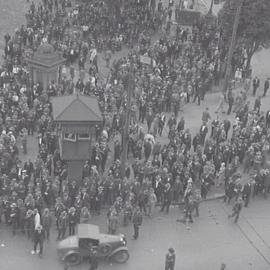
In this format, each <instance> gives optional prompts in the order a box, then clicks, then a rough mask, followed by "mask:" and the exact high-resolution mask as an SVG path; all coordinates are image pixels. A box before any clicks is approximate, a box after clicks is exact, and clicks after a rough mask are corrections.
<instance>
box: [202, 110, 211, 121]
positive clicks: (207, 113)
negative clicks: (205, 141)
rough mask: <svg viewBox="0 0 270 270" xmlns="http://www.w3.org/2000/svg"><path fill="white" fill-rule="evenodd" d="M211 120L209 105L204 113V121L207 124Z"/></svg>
mask: <svg viewBox="0 0 270 270" xmlns="http://www.w3.org/2000/svg"><path fill="white" fill-rule="evenodd" d="M209 120H211V115H210V113H209V108H208V107H207V108H206V109H205V111H204V112H203V114H202V121H203V122H204V123H206V124H207V123H208V121H209Z"/></svg>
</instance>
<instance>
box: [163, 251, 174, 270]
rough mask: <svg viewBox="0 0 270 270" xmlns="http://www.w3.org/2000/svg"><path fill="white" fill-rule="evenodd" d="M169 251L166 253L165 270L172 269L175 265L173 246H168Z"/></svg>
mask: <svg viewBox="0 0 270 270" xmlns="http://www.w3.org/2000/svg"><path fill="white" fill-rule="evenodd" d="M168 251H169V252H168V253H167V254H166V260H165V270H174V265H175V252H174V249H173V248H169V250H168Z"/></svg>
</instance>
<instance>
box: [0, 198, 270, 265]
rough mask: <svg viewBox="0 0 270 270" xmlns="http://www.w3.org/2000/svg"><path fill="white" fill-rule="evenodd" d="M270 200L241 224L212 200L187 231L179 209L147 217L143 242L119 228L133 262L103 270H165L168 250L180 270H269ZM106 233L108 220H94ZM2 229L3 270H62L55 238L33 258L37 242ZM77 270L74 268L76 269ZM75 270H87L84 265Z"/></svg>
mask: <svg viewBox="0 0 270 270" xmlns="http://www.w3.org/2000/svg"><path fill="white" fill-rule="evenodd" d="M268 207H269V200H264V199H260V198H259V199H256V202H253V201H252V202H251V205H250V207H249V208H245V209H244V210H243V212H242V213H243V216H241V217H240V220H239V225H235V224H234V223H233V222H232V220H228V218H227V215H228V213H229V212H230V211H231V206H227V205H224V204H223V203H222V202H217V201H215V202H207V203H203V204H202V205H201V213H200V217H199V218H196V219H195V223H194V224H192V225H191V229H190V230H188V229H187V228H186V226H185V225H184V224H183V223H181V222H176V220H177V219H178V218H180V217H181V216H182V214H181V211H180V210H179V209H178V208H174V209H172V211H171V213H170V214H169V215H165V214H162V215H160V214H159V213H155V215H154V217H153V218H152V219H151V220H150V219H149V218H145V219H144V222H143V227H142V230H141V235H140V238H139V239H138V240H137V241H134V240H131V235H132V228H131V226H129V227H127V228H120V229H119V232H124V233H125V234H126V235H127V239H128V247H129V250H130V260H129V262H128V263H127V264H124V265H117V264H110V263H109V262H106V263H102V264H101V265H100V268H99V269H101V270H103V269H111V270H124V269H126V270H137V269H142V270H146V269H153V270H159V269H163V267H164V254H165V253H166V251H167V248H169V247H171V246H172V247H174V249H175V250H176V254H177V261H176V268H175V269H181V270H197V269H200V270H209V269H211V270H215V269H217V270H218V269H219V267H220V264H221V262H225V263H226V264H227V269H230V270H239V269H245V270H251V269H252V270H268V269H269V267H270V230H269V221H270V213H269V211H268V210H267V209H268ZM93 223H95V224H100V225H101V230H102V231H104V232H106V225H104V224H106V222H105V219H104V217H98V218H95V220H94V221H93ZM0 228H1V231H0V239H1V243H4V244H5V247H2V248H1V247H0V254H1V260H0V269H1V270H13V269H17V268H18V266H20V269H21V270H28V269H39V270H47V269H54V270H60V269H63V266H62V265H61V264H60V263H59V261H58V259H57V256H56V243H57V242H56V241H55V238H56V235H55V234H53V236H52V239H51V241H50V242H49V243H46V245H45V253H44V258H43V259H39V258H38V257H37V256H34V255H31V254H30V250H31V248H32V244H31V243H30V242H28V241H27V240H26V239H25V238H24V237H23V236H21V235H18V236H15V237H12V236H11V233H10V232H7V231H6V230H2V227H0ZM72 269H73V268H72ZM74 269H78V270H82V269H88V268H87V263H83V264H82V265H80V266H78V267H74Z"/></svg>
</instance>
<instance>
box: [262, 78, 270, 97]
mask: <svg viewBox="0 0 270 270" xmlns="http://www.w3.org/2000/svg"><path fill="white" fill-rule="evenodd" d="M269 81H270V78H267V79H266V80H265V82H264V89H263V97H265V96H266V93H267V91H268V89H269Z"/></svg>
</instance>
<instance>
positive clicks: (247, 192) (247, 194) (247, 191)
mask: <svg viewBox="0 0 270 270" xmlns="http://www.w3.org/2000/svg"><path fill="white" fill-rule="evenodd" d="M250 194H251V183H250V182H248V183H247V184H245V185H244V187H243V190H242V198H243V201H244V202H245V203H244V206H245V207H248V204H249V199H250Z"/></svg>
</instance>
